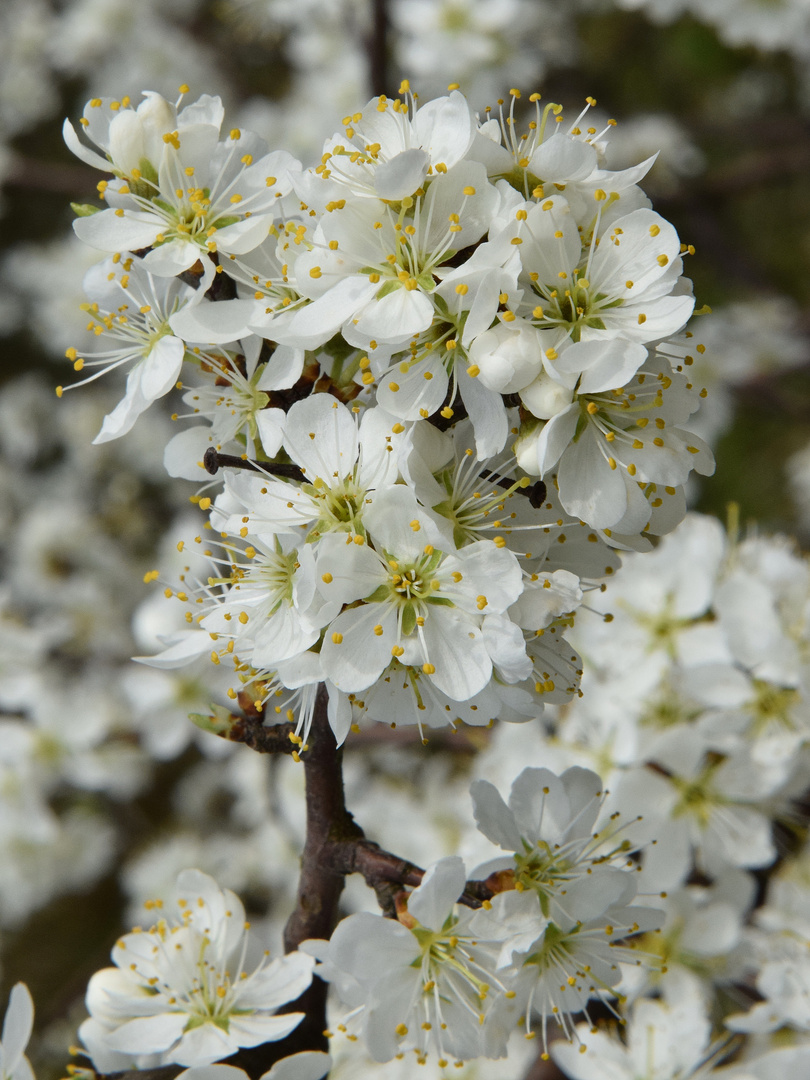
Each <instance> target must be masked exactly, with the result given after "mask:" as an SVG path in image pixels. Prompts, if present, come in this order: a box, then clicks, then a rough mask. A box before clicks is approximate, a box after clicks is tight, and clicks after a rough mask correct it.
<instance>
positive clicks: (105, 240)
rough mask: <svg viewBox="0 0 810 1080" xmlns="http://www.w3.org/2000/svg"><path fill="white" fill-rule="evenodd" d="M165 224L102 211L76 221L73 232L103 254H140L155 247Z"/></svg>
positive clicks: (155, 219) (151, 218) (141, 216)
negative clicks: (144, 248) (114, 252)
mask: <svg viewBox="0 0 810 1080" xmlns="http://www.w3.org/2000/svg"><path fill="white" fill-rule="evenodd" d="M161 224H162V222H161V219H160V218H159V217H157V215H156V214H137V213H129V214H124V215H123V217H119V216H118V215H117V213H116V211H115V210H101V211H100V212H99V213H98V214H92V215H91V216H90V217H84V218H76V220H75V221H74V222H73V231H74V232H75V233H76V235H77V236H78V238H79V239H80V240H83V241H84V243H85V244H89V245H90V247H94V248H99V249H100V250H101V251H136V250H137V249H138V248H143V247H148V246H149V245H150V244H152V243H154V240H155V237H156V236H157V234H158V233H159V232H160V228H161ZM189 265H191V264H189Z"/></svg>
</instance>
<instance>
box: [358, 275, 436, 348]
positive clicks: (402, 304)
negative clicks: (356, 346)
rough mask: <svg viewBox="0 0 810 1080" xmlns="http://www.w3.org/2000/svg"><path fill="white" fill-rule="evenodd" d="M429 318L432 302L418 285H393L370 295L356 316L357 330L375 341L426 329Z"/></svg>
mask: <svg viewBox="0 0 810 1080" xmlns="http://www.w3.org/2000/svg"><path fill="white" fill-rule="evenodd" d="M432 322H433V304H432V303H431V302H430V300H428V298H427V297H426V296H425V294H424V293H422V292H420V291H419V290H418V289H406V288H404V287H401V288H399V289H394V291H393V292H390V293H388V294H387V295H386V296H384V297H383V298H382V299H381V300H376V299H373V300H371V301H370V302H369V303H368V304H367V305H366V306H365V308H364V310H363V312H362V313H361V314H360V316H359V318H358V319H357V320H356V325H357V329H358V331H359V332H360V333H361V334H365V335H366V336H367V337H369V338H375V339H376V340H377V341H382V342H386V341H405V340H406V339H407V338H410V337H413V335H414V334H420V333H421V332H422V331H423V330H427V328H428V327H429V326H430V324H431V323H432Z"/></svg>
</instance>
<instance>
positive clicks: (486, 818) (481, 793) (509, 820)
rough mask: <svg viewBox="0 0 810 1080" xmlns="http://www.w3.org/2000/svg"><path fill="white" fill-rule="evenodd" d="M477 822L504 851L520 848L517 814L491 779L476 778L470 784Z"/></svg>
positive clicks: (483, 831) (487, 835) (485, 833)
mask: <svg viewBox="0 0 810 1080" xmlns="http://www.w3.org/2000/svg"><path fill="white" fill-rule="evenodd" d="M470 795H471V796H472V800H473V812H474V814H475V823H476V825H477V826H478V828H479V829H480V831H481V832H482V833H483V834H484V836H486V837H487V839H488V840H491V841H492V843H493V844H497V845H498V847H502V848H503V849H504V851H518V850H519V849H520V846H521V844H520V831H519V829H518V827H517V823H516V822H515V815H514V814H513V813H512V811H511V810H510V809H509V807H508V806H507V805H506V803H505V802H504V801H503V798H502V797H501V794H500V792H499V791H498V789H497V788H496V787H494V785H492V784H490V782H489V780H474V781H473V783H472V784H471V785H470Z"/></svg>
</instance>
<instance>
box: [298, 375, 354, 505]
mask: <svg viewBox="0 0 810 1080" xmlns="http://www.w3.org/2000/svg"><path fill="white" fill-rule="evenodd" d="M284 447H285V449H286V451H287V453H288V454H289V455H290V457H291V458H292V459H293V461H294V462H295V463H296V464H297V465H300V466H301V468H302V469H303V470H304V473H305V474H306V478H307V480H308V481H309V483H314V482H315V479H316V477H319V476H320V477H322V478H323V479H324V480H326V481H327V483H329V484H330V485H331V482H332V480H333V479H334V478H335V476H337V477H339V478H340V479H342V478H343V477H344V476H348V475H349V474H350V473H351V472H352V470H353V469H354V466H355V463H356V462H357V451H358V439H357V424H356V422H355V420H354V417H353V416H352V414H351V413H350V412H349V410H348V409H347V408H346V406H345V405H342V404H341V403H340V402H339V401H338V400H337V398H333V397H332V395H331V394H312V395H311V396H310V397H308V398H306V399H304V400H303V401H297V402H296V403H295V404H294V405H293V406H292V407H291V409H290V410H289V412H288V414H287V424H286V433H285V436H284Z"/></svg>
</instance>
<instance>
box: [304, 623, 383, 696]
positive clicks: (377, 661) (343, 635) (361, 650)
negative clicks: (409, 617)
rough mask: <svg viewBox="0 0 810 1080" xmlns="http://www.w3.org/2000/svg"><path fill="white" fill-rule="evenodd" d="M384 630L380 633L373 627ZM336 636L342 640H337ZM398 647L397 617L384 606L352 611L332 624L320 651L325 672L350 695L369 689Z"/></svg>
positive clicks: (338, 686) (337, 685) (340, 688)
mask: <svg viewBox="0 0 810 1080" xmlns="http://www.w3.org/2000/svg"><path fill="white" fill-rule="evenodd" d="M375 625H378V626H380V627H381V629H382V632H381V633H380V634H375V633H374V626H375ZM333 635H337V636H338V637H339V638H340V640H339V641H336V640H335V637H334V636H333ZM396 644H397V626H396V615H395V613H394V610H393V608H389V607H388V606H387V605H384V604H365V605H363V606H361V607H357V608H349V609H348V610H347V611H344V612H343V613H342V614H341V615H338V617H337V618H336V619H335V620H334V622H332V623H330V625H329V627H328V629H327V631H326V637H325V638H324V642H323V646H322V648H321V663H322V664H323V670H324V672H325V673H326V675H327V676H328V678H330V679H331V680H332V682H333V683H334V684H335V686H336V687H337V688H338V689H339V690H343V691H345V692H346V693H347V694H351V693H356V692H358V691H360V690H366V689H367V688H368V687H369V686H371V685H372V683H374V682H376V681H377V679H379V677H380V675H382V673H383V671H384V670H385V669H386V668H387V667H388V665H389V664H390V662H391V649H392V648H393V647H394V646H395V645H396Z"/></svg>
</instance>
